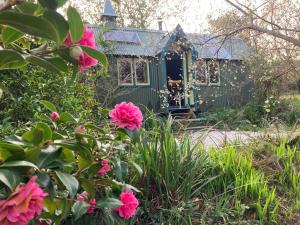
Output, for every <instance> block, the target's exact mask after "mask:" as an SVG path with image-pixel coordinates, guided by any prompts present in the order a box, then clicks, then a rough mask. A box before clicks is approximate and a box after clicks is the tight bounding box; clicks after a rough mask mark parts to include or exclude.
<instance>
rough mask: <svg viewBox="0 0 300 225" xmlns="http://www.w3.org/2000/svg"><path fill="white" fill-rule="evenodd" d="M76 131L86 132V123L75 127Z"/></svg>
mask: <svg viewBox="0 0 300 225" xmlns="http://www.w3.org/2000/svg"><path fill="white" fill-rule="evenodd" d="M75 132H76V133H85V132H86V129H85V126H84V125H80V126H78V127H76V128H75Z"/></svg>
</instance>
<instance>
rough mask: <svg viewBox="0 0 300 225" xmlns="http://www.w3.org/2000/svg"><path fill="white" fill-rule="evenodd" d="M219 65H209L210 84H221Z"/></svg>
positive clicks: (213, 63)
mask: <svg viewBox="0 0 300 225" xmlns="http://www.w3.org/2000/svg"><path fill="white" fill-rule="evenodd" d="M219 72H220V71H219V64H218V63H217V62H211V63H209V82H210V83H212V84H218V83H219V82H220V73H219Z"/></svg>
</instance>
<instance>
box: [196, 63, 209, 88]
mask: <svg viewBox="0 0 300 225" xmlns="http://www.w3.org/2000/svg"><path fill="white" fill-rule="evenodd" d="M199 61H203V62H204V67H205V81H206V82H205V83H200V82H199V79H198V78H199V76H198V62H199ZM196 64H197V65H196V77H197V85H200V86H207V85H208V84H209V77H208V62H207V60H205V59H198V60H196Z"/></svg>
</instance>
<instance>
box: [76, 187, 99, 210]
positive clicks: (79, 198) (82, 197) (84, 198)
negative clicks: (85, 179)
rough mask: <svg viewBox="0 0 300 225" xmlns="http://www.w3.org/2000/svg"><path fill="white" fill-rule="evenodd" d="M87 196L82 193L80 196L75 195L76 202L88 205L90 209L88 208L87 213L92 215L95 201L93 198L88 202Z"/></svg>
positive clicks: (87, 194)
mask: <svg viewBox="0 0 300 225" xmlns="http://www.w3.org/2000/svg"><path fill="white" fill-rule="evenodd" d="M88 196H89V193H88V192H86V191H84V192H82V193H81V194H80V195H77V200H78V201H82V202H86V203H88V204H90V207H89V208H88V210H87V213H88V214H92V213H93V212H94V210H95V208H96V199H94V198H93V199H90V200H89V199H88Z"/></svg>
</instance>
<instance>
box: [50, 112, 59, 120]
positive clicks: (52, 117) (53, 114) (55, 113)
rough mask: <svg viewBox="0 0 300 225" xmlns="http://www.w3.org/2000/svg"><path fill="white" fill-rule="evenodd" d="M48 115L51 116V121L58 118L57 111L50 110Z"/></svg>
mask: <svg viewBox="0 0 300 225" xmlns="http://www.w3.org/2000/svg"><path fill="white" fill-rule="evenodd" d="M50 116H51V120H52V121H53V122H56V121H58V120H59V114H58V113H57V112H52V113H51V115H50Z"/></svg>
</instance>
